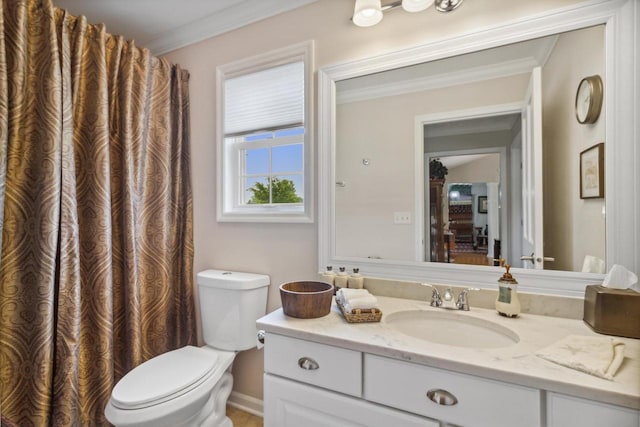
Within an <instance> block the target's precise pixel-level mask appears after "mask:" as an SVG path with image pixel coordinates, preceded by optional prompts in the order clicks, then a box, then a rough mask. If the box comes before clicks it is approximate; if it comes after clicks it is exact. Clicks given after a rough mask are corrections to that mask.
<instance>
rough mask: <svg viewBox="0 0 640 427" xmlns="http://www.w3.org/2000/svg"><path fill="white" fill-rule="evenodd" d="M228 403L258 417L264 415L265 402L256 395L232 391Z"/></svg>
mask: <svg viewBox="0 0 640 427" xmlns="http://www.w3.org/2000/svg"><path fill="white" fill-rule="evenodd" d="M227 404H228V405H230V406H233V407H234V408H238V409H240V410H243V411H245V412H248V413H250V414H253V415H257V416H258V417H264V403H263V401H262V400H260V399H256V398H255V397H252V396H249V395H246V394H242V393H238V392H237V391H232V392H231V395H230V396H229V400H227Z"/></svg>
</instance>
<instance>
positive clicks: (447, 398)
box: [427, 388, 458, 406]
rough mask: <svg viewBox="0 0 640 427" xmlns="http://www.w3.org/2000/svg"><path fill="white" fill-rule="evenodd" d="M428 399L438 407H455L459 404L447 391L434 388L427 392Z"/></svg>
mask: <svg viewBox="0 0 640 427" xmlns="http://www.w3.org/2000/svg"><path fill="white" fill-rule="evenodd" d="M427 397H428V398H429V400H431V401H432V402H435V403H437V404H438V405H444V406H453V405H455V404H457V403H458V399H457V398H456V397H455V396H454V395H453V394H451V393H449V392H448V391H447V390H442V389H440V388H434V389H431V390H429V391H428V392H427Z"/></svg>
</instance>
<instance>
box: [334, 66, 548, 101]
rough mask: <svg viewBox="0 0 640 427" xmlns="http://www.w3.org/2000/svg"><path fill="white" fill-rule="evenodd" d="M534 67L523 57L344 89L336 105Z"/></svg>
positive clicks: (485, 77)
mask: <svg viewBox="0 0 640 427" xmlns="http://www.w3.org/2000/svg"><path fill="white" fill-rule="evenodd" d="M537 66H538V61H536V60H535V58H523V59H518V60H513V61H507V62H502V63H500V64H495V65H485V66H481V67H473V68H468V69H465V70H460V71H453V72H451V73H444V74H438V75H434V76H428V77H423V78H418V79H411V80H405V81H398V82H393V83H387V84H382V85H376V86H375V87H363V88H358V89H351V90H345V91H340V95H339V96H338V99H337V102H338V104H348V103H350V102H357V101H366V100H370V99H376V98H383V97H385V96H397V95H404V94H408V93H413V92H419V91H424V90H431V89H442V88H445V87H449V86H457V85H461V84H465V83H476V82H481V81H485V80H491V79H498V78H501V77H509V76H513V75H516V74H525V73H530V72H531V70H532V69H533V68H534V67H537Z"/></svg>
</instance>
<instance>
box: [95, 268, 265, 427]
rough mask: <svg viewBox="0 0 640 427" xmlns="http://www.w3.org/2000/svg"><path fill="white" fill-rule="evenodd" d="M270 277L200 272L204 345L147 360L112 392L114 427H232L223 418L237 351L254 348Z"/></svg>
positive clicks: (108, 410) (109, 411) (110, 413)
mask: <svg viewBox="0 0 640 427" xmlns="http://www.w3.org/2000/svg"><path fill="white" fill-rule="evenodd" d="M269 283H270V280H269V276H265V275H262V274H253V273H237V272H236V273H234V272H230V271H222V270H205V271H202V272H200V273H198V289H199V300H200V313H201V314H202V336H203V338H204V342H205V343H206V344H207V345H206V346H204V347H192V346H186V347H182V348H179V349H177V350H174V351H170V352H168V353H165V354H161V355H160V356H157V357H154V358H153V359H151V360H148V361H146V362H145V363H143V364H141V365H140V366H138V367H136V368H135V369H133V370H132V371H131V372H129V373H128V374H127V375H125V376H124V377H123V378H122V379H121V380H120V381H119V382H118V384H116V386H115V387H114V388H113V391H112V392H111V399H110V400H109V403H108V404H107V406H106V408H105V410H104V413H105V415H106V417H107V420H109V422H111V423H112V424H114V425H115V426H116V427H125V426H129V427H134V426H135V427H164V426H166V427H231V426H232V424H231V420H229V418H227V416H226V415H225V411H226V406H227V399H228V398H229V394H230V393H231V388H232V386H233V378H232V377H231V364H232V363H233V359H234V357H235V355H236V352H238V351H243V350H249V349H250V348H253V347H255V345H256V320H257V319H258V318H260V317H261V316H262V315H264V313H265V311H266V308H267V291H268V287H269Z"/></svg>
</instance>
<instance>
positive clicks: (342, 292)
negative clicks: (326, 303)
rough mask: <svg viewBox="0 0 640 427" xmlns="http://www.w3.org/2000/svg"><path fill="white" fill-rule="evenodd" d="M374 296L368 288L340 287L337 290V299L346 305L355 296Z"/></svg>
mask: <svg viewBox="0 0 640 427" xmlns="http://www.w3.org/2000/svg"><path fill="white" fill-rule="evenodd" d="M369 296H372V295H371V294H370V293H369V291H368V290H366V289H349V288H340V289H338V292H336V300H338V301H340V304H342V305H345V304H347V303H348V302H349V300H351V299H353V298H363V297H369Z"/></svg>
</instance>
